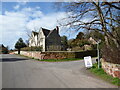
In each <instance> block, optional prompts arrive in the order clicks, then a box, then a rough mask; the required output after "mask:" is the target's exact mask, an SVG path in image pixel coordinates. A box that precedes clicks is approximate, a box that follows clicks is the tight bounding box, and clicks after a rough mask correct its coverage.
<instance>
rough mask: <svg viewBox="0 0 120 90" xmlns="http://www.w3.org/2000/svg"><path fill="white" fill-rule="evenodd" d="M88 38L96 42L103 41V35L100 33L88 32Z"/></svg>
mask: <svg viewBox="0 0 120 90" xmlns="http://www.w3.org/2000/svg"><path fill="white" fill-rule="evenodd" d="M89 37H92V38H93V39H95V40H96V41H98V40H102V41H104V35H103V34H102V33H101V32H100V31H90V33H89Z"/></svg>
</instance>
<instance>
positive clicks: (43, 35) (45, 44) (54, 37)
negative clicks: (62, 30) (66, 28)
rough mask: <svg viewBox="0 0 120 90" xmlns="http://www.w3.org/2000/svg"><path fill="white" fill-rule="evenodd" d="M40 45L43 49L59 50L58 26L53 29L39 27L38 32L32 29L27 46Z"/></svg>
mask: <svg viewBox="0 0 120 90" xmlns="http://www.w3.org/2000/svg"><path fill="white" fill-rule="evenodd" d="M32 46H40V47H42V49H43V51H61V37H60V35H59V28H58V26H57V27H56V28H55V29H53V30H48V29H44V28H41V29H40V30H39V32H34V31H32V34H31V37H30V38H29V47H32Z"/></svg>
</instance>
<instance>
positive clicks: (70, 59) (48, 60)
mask: <svg viewBox="0 0 120 90" xmlns="http://www.w3.org/2000/svg"><path fill="white" fill-rule="evenodd" d="M76 60H83V59H80V58H69V59H68V58H66V59H44V60H38V61H46V62H64V61H76Z"/></svg>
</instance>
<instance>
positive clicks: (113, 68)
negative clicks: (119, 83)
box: [101, 59, 120, 78]
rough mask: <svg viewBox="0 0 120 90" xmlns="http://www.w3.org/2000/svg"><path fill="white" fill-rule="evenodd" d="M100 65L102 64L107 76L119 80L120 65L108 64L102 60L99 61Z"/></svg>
mask: <svg viewBox="0 0 120 90" xmlns="http://www.w3.org/2000/svg"><path fill="white" fill-rule="evenodd" d="M101 64H102V68H103V70H104V71H105V72H106V73H107V74H109V75H111V76H113V77H118V78H120V64H113V63H109V62H106V61H105V60H104V59H101Z"/></svg>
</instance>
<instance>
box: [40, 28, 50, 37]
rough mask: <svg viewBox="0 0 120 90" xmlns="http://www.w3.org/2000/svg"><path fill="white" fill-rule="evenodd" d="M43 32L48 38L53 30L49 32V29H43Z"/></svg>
mask: <svg viewBox="0 0 120 90" xmlns="http://www.w3.org/2000/svg"><path fill="white" fill-rule="evenodd" d="M42 31H43V33H44V35H45V37H47V36H48V34H49V33H50V31H51V30H47V29H44V28H42Z"/></svg>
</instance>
